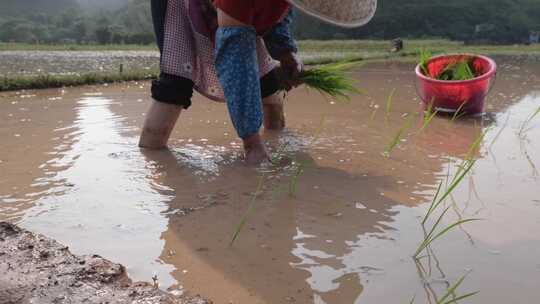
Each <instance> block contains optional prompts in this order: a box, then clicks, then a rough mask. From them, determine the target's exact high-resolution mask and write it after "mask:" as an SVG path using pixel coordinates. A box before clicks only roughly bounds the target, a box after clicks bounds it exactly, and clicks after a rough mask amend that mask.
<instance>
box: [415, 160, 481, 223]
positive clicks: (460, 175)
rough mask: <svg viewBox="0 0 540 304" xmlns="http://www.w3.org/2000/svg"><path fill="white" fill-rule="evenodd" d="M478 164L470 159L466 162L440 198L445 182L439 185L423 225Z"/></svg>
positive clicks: (459, 168)
mask: <svg viewBox="0 0 540 304" xmlns="http://www.w3.org/2000/svg"><path fill="white" fill-rule="evenodd" d="M475 163H476V160H473V159H468V160H466V162H465V163H464V164H462V165H460V166H459V167H458V171H457V173H456V175H455V176H454V178H453V180H452V182H451V183H450V186H449V187H448V188H447V189H446V191H445V192H444V193H442V195H441V196H440V197H439V195H440V194H441V190H442V185H443V182H442V181H441V182H440V183H439V187H438V188H437V192H436V193H435V196H434V197H433V200H432V202H431V205H430V206H429V209H428V211H427V213H426V215H425V216H424V219H423V220H422V225H425V224H426V222H427V220H428V218H429V217H430V215H431V214H432V213H433V211H435V210H436V209H437V207H439V206H440V205H441V204H442V203H443V202H444V201H445V200H446V198H448V196H449V195H450V194H451V193H452V191H454V189H456V187H457V186H458V185H459V184H460V183H461V181H463V179H464V178H465V176H466V175H467V174H468V173H469V172H470V171H471V170H472V168H473V166H474V164H475Z"/></svg>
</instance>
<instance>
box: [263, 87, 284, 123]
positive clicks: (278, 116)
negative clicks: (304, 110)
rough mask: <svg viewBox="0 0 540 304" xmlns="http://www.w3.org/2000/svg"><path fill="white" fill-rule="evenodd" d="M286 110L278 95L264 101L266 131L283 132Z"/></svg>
mask: <svg viewBox="0 0 540 304" xmlns="http://www.w3.org/2000/svg"><path fill="white" fill-rule="evenodd" d="M284 108H285V107H284V106H283V99H282V98H281V97H280V96H279V95H277V94H274V95H272V96H269V97H266V98H264V99H263V110H264V128H265V129H267V130H283V129H284V128H285V111H284Z"/></svg>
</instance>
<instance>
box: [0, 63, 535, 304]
mask: <svg viewBox="0 0 540 304" xmlns="http://www.w3.org/2000/svg"><path fill="white" fill-rule="evenodd" d="M499 63H500V65H501V71H500V73H499V79H498V83H497V87H496V89H495V90H494V91H493V93H492V98H490V100H489V107H488V114H487V115H485V116H484V117H483V118H470V119H463V120H460V121H458V122H454V123H453V122H451V121H450V119H448V118H443V117H437V118H435V119H434V120H433V121H432V122H431V124H430V125H429V126H428V127H427V128H426V129H425V130H423V131H422V132H420V131H419V129H420V127H421V125H422V118H421V117H420V115H419V114H417V113H418V112H419V110H420V107H419V104H418V100H417V99H415V92H414V90H415V89H414V82H413V78H412V76H411V74H410V72H409V70H410V66H408V65H406V64H386V65H372V66H367V67H364V68H363V69H362V70H360V71H359V72H358V73H357V78H358V80H359V83H360V85H361V86H362V87H363V88H365V89H366V94H365V95H363V96H358V97H355V98H354V99H353V100H352V101H351V102H350V103H349V104H341V103H329V102H327V101H326V100H324V99H323V98H321V97H320V96H319V95H317V94H316V93H312V92H307V91H306V90H304V89H298V90H296V91H295V92H293V93H291V94H289V96H288V97H287V100H288V101H287V118H288V128H287V130H286V131H285V132H283V133H271V132H267V133H265V138H266V140H267V141H268V144H269V146H270V147H271V149H272V151H274V155H276V154H278V155H281V156H282V161H281V162H279V164H278V165H272V166H265V167H261V168H257V169H253V168H247V167H245V166H244V165H243V164H242V162H241V159H240V157H241V148H240V142H239V141H238V139H236V138H235V136H234V132H233V130H232V128H231V125H230V123H229V120H228V116H227V113H226V109H225V107H224V106H223V105H221V104H214V103H211V102H208V101H206V100H204V99H203V98H201V97H196V100H195V101H194V106H193V107H192V108H191V109H190V110H189V111H187V112H185V113H183V114H182V116H181V120H180V122H179V124H178V126H177V128H176V129H175V131H174V134H173V136H172V140H171V145H170V148H171V149H170V151H160V152H151V151H141V150H139V149H138V148H137V147H136V142H137V135H138V132H139V127H140V125H141V123H142V121H143V119H144V114H143V113H144V111H145V109H146V108H147V106H148V98H147V91H148V83H131V84H126V85H115V86H100V87H84V88H76V89H71V88H69V89H65V90H45V91H39V92H33V91H32V92H17V93H9V94H4V95H2V97H1V98H0V108H1V109H2V110H1V111H0V117H1V118H0V138H2V140H3V144H2V148H1V150H0V172H2V174H1V175H0V220H5V219H7V220H9V221H13V222H17V223H21V224H22V225H23V226H24V227H26V228H29V229H32V230H35V231H38V232H41V233H44V234H47V235H49V236H51V237H54V238H56V239H58V240H59V241H61V242H63V243H65V244H68V245H69V246H70V247H71V249H72V250H73V251H74V252H75V253H99V254H101V255H103V256H105V257H107V258H110V259H113V260H115V261H118V262H122V263H123V264H125V265H127V267H128V271H129V272H130V275H131V276H132V277H134V278H135V279H144V280H150V279H151V277H152V276H154V275H157V277H158V278H159V282H160V284H161V287H162V288H164V289H174V290H177V291H180V292H185V293H188V294H198V293H200V294H203V295H205V296H207V297H209V298H211V299H212V300H214V301H215V303H317V304H321V303H409V302H410V300H411V299H412V298H413V297H414V296H415V297H416V303H424V302H428V301H431V302H434V300H433V299H434V297H435V296H438V297H441V296H442V295H444V293H445V292H444V291H445V289H446V288H448V286H449V285H450V284H453V283H454V282H456V281H457V280H458V279H459V278H460V277H461V276H463V275H464V274H468V276H467V278H466V280H465V282H464V283H463V285H462V286H461V287H460V289H459V290H458V294H457V295H458V296H459V295H460V294H465V293H468V292H473V291H480V294H478V295H477V296H475V298H474V299H473V300H470V302H471V303H531V302H534V301H535V299H536V300H538V299H539V298H540V297H539V296H538V290H537V289H538V282H539V281H540V261H539V260H538V256H540V234H539V233H538V231H540V191H539V190H538V189H540V188H539V186H540V181H539V176H538V174H539V173H538V169H537V166H540V156H539V155H538V153H537V151H538V149H539V148H540V120H539V119H538V118H540V117H537V118H536V119H535V120H533V121H531V122H530V123H529V124H527V125H526V127H525V128H524V129H525V130H526V131H525V132H522V134H521V135H518V133H519V130H520V129H521V127H522V123H523V122H524V121H525V120H527V117H528V116H529V115H530V114H531V113H532V112H533V111H534V110H535V109H536V108H537V107H538V106H539V105H540V79H539V78H538V76H537V75H540V65H539V64H538V63H532V62H512V61H501V62H499ZM394 88H396V90H397V91H396V94H395V97H394V100H393V105H392V107H391V110H390V111H389V112H388V114H387V113H386V98H387V96H388V94H389V93H390V92H391V91H392V90H393V89H394ZM411 116H412V117H413V118H412V119H413V120H412V121H413V126H412V127H411V128H410V129H409V130H408V131H407V132H405V135H404V136H403V137H402V139H401V141H400V144H399V145H398V147H396V148H395V149H394V150H393V151H392V153H391V155H390V157H385V156H384V155H383V153H382V152H383V151H384V150H385V148H386V147H387V146H388V144H389V143H390V142H391V141H392V138H393V137H394V136H395V134H397V132H398V131H399V129H400V128H402V126H403V125H404V123H405V121H406V120H407V119H409V117H411ZM480 132H486V136H485V138H484V140H483V141H482V144H481V147H480V149H478V150H476V151H473V152H474V155H475V157H476V158H478V162H477V163H476V165H475V167H474V169H473V170H472V174H471V175H470V176H469V177H467V178H466V179H465V180H464V181H463V182H462V183H461V184H460V186H459V187H458V188H457V189H456V191H455V192H454V193H453V195H452V197H451V199H449V200H448V202H447V204H448V206H450V207H451V208H450V211H449V213H448V217H446V218H445V219H444V220H443V224H450V223H451V222H452V221H455V220H456V219H457V218H473V217H474V218H481V219H483V220H482V221H478V222H474V223H469V224H466V225H463V227H462V229H458V230H455V231H453V232H451V233H449V234H448V235H446V236H445V237H443V238H442V239H440V240H438V241H436V242H435V243H434V244H433V246H432V252H431V253H432V254H431V258H430V259H427V258H426V259H422V260H421V262H422V263H421V264H416V263H415V262H413V260H412V258H411V256H412V254H413V253H414V251H415V250H416V248H417V246H418V245H419V243H420V242H421V240H422V238H423V232H422V228H421V226H420V221H421V217H422V216H423V215H424V214H425V212H426V210H427V208H428V204H429V202H430V200H431V197H432V196H433V194H434V192H435V190H436V187H437V185H438V184H439V182H440V181H441V180H443V181H444V180H445V179H446V177H447V175H449V174H450V176H451V175H452V174H453V173H454V172H455V171H456V166H457V165H458V164H459V163H460V162H461V161H462V160H463V158H464V157H465V156H466V154H467V153H468V151H469V147H470V146H471V144H472V143H473V142H474V141H475V140H476V138H477V135H478V134H479V133H480ZM298 166H300V168H301V170H298ZM298 172H300V173H298ZM261 180H262V183H261ZM259 185H262V186H261V187H260V189H259V190H260V191H257V189H258V187H259ZM254 193H256V194H257V199H256V200H255V208H254V211H253V212H252V213H251V214H249V217H248V221H247V224H246V226H245V228H244V229H243V230H242V231H241V233H240V235H239V237H238V239H237V240H236V242H235V243H234V244H233V246H232V247H231V246H229V243H230V240H231V236H232V235H233V233H234V231H235V229H236V227H237V225H238V224H239V222H240V220H241V218H242V217H243V216H244V214H245V213H246V210H247V209H248V206H249V204H250V203H251V202H252V197H253V195H254ZM428 228H429V226H428ZM531 300H532V301H531ZM462 302H463V303H465V302H466V301H462Z"/></svg>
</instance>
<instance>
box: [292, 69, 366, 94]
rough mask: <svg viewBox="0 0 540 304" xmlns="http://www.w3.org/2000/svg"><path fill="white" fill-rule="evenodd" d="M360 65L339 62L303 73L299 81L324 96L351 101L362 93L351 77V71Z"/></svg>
mask: <svg viewBox="0 0 540 304" xmlns="http://www.w3.org/2000/svg"><path fill="white" fill-rule="evenodd" d="M358 65H359V63H357V62H345V63H343V62H338V63H334V64H327V65H323V66H320V67H318V68H313V69H309V70H304V71H302V72H301V73H300V75H299V80H300V81H302V83H304V84H305V85H306V86H307V87H308V88H310V89H314V90H317V91H318V92H319V93H321V94H322V95H324V96H329V97H331V98H333V99H336V100H342V101H349V100H350V96H351V95H354V94H359V93H361V91H360V90H359V89H358V88H357V87H356V86H355V81H354V79H352V78H351V77H350V76H349V72H350V70H351V69H352V68H354V67H357V66H358Z"/></svg>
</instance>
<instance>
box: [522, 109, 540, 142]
mask: <svg viewBox="0 0 540 304" xmlns="http://www.w3.org/2000/svg"><path fill="white" fill-rule="evenodd" d="M538 114H540V107H538V109H536V111H534V112H533V113H532V114H531V115H529V117H528V118H527V119H526V120H525V121H524V122H523V123H522V124H521V127H520V128H519V133H518V135H519V137H521V138H523V134H524V133H525V132H526V131H528V130H529V129H527V126H528V125H529V124H530V123H531V121H532V120H533V119H534V118H535V117H536V116H537V115H538Z"/></svg>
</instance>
